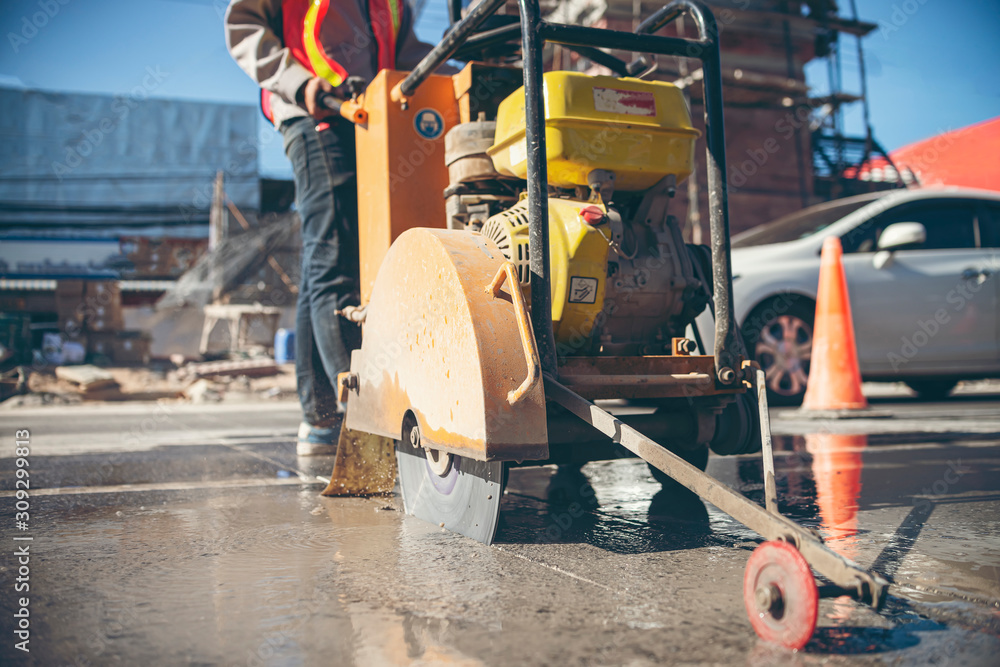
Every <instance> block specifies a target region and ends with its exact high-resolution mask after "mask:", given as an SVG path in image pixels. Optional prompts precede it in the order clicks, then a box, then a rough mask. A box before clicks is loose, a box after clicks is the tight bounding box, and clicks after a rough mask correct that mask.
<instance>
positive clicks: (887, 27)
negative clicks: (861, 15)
mask: <svg viewBox="0 0 1000 667" xmlns="http://www.w3.org/2000/svg"><path fill="white" fill-rule="evenodd" d="M926 4H927V0H904V1H903V2H900V3H894V4H893V5H892V13H890V14H889V18H888V19H884V18H883V19H879V20H878V32H879V34H880V35H882V39H884V40H888V39H889V37H890V36H891V35H892V34H893V33H894V32H898V31H899V29H900V28H902V27H903V26H904V25H906V24H907V23H908V22H909V20H910V19H911V18H913V16H914V14H916V13H917V12H918V11H920V8H921V7H923V6H924V5H926Z"/></svg>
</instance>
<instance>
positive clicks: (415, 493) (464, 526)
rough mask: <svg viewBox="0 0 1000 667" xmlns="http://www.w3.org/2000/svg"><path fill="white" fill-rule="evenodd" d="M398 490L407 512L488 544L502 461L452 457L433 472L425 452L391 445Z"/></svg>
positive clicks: (497, 510) (496, 508)
mask: <svg viewBox="0 0 1000 667" xmlns="http://www.w3.org/2000/svg"><path fill="white" fill-rule="evenodd" d="M396 464H397V466H398V472H399V488H400V490H401V491H402V493H403V506H404V507H405V509H406V513H407V514H412V515H413V516H415V517H417V518H419V519H423V520H424V521H428V522H430V523H434V524H437V525H442V526H444V527H445V528H447V529H448V530H450V531H452V532H455V533H460V534H462V535H465V536H466V537H471V538H472V539H474V540H476V541H478V542H482V543H483V544H491V543H492V542H493V536H494V535H495V534H496V530H497V519H498V518H499V516H500V496H501V494H502V492H503V465H504V464H503V462H502V461H489V462H486V461H474V460H472V459H468V458H463V457H460V456H455V457H453V461H452V464H451V467H450V469H449V470H448V472H447V473H446V474H444V475H443V476H442V475H438V474H437V473H435V472H434V471H433V470H432V469H431V467H430V465H429V463H428V461H427V457H426V450H425V449H423V448H420V447H413V446H411V445H410V444H409V443H407V442H399V441H397V442H396Z"/></svg>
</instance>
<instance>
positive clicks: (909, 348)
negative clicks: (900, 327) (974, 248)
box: [886, 257, 1000, 371]
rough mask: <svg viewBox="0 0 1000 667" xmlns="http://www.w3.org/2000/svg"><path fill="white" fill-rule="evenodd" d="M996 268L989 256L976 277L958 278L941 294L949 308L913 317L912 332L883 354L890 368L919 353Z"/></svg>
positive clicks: (996, 262) (995, 260) (997, 261)
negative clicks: (914, 327) (952, 286)
mask: <svg viewBox="0 0 1000 667" xmlns="http://www.w3.org/2000/svg"><path fill="white" fill-rule="evenodd" d="M998 269H1000V259H998V258H997V257H992V258H991V259H990V262H989V266H988V267H987V268H985V269H983V270H982V271H981V272H980V273H979V274H978V276H977V277H976V278H972V279H967V278H962V279H961V280H960V281H959V282H958V283H957V284H956V285H955V287H954V288H952V289H951V290H950V291H949V292H948V293H947V294H946V295H945V299H944V300H945V303H947V304H948V305H949V306H951V310H949V309H948V308H945V307H941V308H938V309H937V310H935V311H934V313H933V314H931V315H930V316H928V318H927V319H926V320H917V327H916V329H914V331H913V333H911V334H910V335H909V336H903V337H902V338H900V346H899V350H898V352H889V353H888V354H887V355H886V358H887V359H888V361H889V363H890V364H891V365H892V370H893V371H898V370H899V369H900V368H902V367H903V366H905V365H906V364H908V363H910V361H911V360H912V359H914V358H915V357H916V356H917V355H918V354H920V351H921V350H923V349H924V348H925V347H927V345H928V344H929V343H930V342H931V341H932V340H933V339H934V338H935V337H936V336H937V335H938V334H939V333H941V330H942V328H943V327H944V326H945V325H947V324H948V323H949V322H951V320H952V317H953V315H954V314H957V313H960V312H962V311H963V310H965V308H967V307H968V306H969V304H970V303H972V301H973V300H974V299H975V298H976V295H977V294H979V293H980V292H981V291H982V289H983V287H984V286H985V285H991V284H992V282H991V280H992V278H993V276H994V275H995V274H996V272H997V270H998Z"/></svg>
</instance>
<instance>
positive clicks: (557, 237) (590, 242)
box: [482, 198, 611, 353]
mask: <svg viewBox="0 0 1000 667" xmlns="http://www.w3.org/2000/svg"><path fill="white" fill-rule="evenodd" d="M527 204H528V200H527V199H526V198H522V199H521V201H519V202H518V203H517V204H515V205H514V206H512V207H511V208H509V209H507V210H506V211H502V212H500V213H498V214H497V215H494V216H493V217H491V218H490V219H489V220H488V221H487V222H486V224H485V225H484V226H483V229H482V234H483V235H484V236H486V237H488V238H489V239H491V240H492V241H493V242H494V243H496V244H497V247H498V248H500V251H501V252H503V253H504V255H505V256H506V257H507V259H509V260H510V261H511V262H513V263H514V266H515V267H517V275H518V278H519V279H520V281H521V285H522V286H524V287H525V289H524V290H523V291H524V297H525V300H527V301H529V302H530V299H531V294H530V290H529V289H527V286H528V285H530V284H531V272H530V271H529V269H528V259H529V258H528V207H527ZM588 206H595V204H593V203H591V202H587V201H579V200H573V199H555V198H550V199H549V272H550V275H551V285H552V330H553V334H554V335H555V339H556V343H557V344H559V345H560V346H561V347H562V348H563V350H564V353H567V352H569V351H571V350H578V349H579V348H580V347H581V346H583V345H584V343H586V342H587V341H588V340H589V338H590V334H591V331H592V330H593V328H594V322H595V320H596V319H597V316H598V314H599V313H600V312H601V310H602V309H603V308H604V294H605V284H606V282H607V275H608V239H609V238H610V237H611V231H610V229H608V225H607V223H603V224H600V225H596V226H594V225H590V224H588V223H587V222H586V221H585V220H584V219H583V218H582V217H581V216H580V211H581V210H582V209H584V208H585V207H588ZM597 206H598V208H600V209H602V210H603V211H604V212H605V213H607V209H606V208H605V207H604V205H603V204H597ZM567 348H570V350H567Z"/></svg>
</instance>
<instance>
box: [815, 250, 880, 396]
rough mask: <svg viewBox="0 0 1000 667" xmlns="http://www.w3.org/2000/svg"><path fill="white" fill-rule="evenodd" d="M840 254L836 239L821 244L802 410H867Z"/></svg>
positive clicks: (841, 251) (841, 252)
mask: <svg viewBox="0 0 1000 667" xmlns="http://www.w3.org/2000/svg"><path fill="white" fill-rule="evenodd" d="M841 254H843V250H842V248H841V246H840V239H838V238H837V237H834V236H831V237H830V238H828V239H826V240H825V241H823V254H822V257H821V258H820V264H819V289H818V295H817V297H816V319H815V321H814V322H813V344H812V355H811V357H810V364H809V382H808V384H807V385H806V395H805V398H804V400H803V401H802V408H803V409H804V410H857V409H861V408H866V407H868V401H867V400H866V399H865V397H864V394H862V393H861V373H860V371H859V370H858V350H857V347H856V346H855V344H854V323H853V322H852V321H851V304H850V301H849V300H848V297H847V279H846V278H845V277H844V265H843V264H842V263H841V259H840V257H841Z"/></svg>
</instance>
